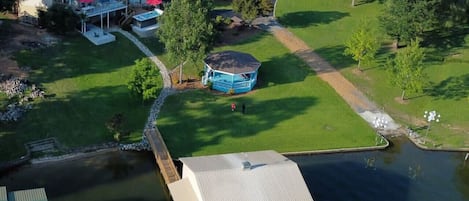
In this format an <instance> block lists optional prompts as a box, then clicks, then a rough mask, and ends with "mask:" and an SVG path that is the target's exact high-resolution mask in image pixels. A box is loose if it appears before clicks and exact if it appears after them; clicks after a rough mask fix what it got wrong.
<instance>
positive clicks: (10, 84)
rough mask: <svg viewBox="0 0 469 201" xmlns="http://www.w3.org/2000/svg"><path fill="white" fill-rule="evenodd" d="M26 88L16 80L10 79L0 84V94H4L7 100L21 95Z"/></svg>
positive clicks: (26, 86) (24, 84)
mask: <svg viewBox="0 0 469 201" xmlns="http://www.w3.org/2000/svg"><path fill="white" fill-rule="evenodd" d="M27 88H28V85H27V84H26V83H25V82H24V81H22V80H20V79H18V78H10V79H6V80H4V81H1V82H0V92H4V93H6V94H7V96H8V97H9V98H12V97H14V96H17V95H21V94H23V92H24V91H25V90H26V89H27Z"/></svg>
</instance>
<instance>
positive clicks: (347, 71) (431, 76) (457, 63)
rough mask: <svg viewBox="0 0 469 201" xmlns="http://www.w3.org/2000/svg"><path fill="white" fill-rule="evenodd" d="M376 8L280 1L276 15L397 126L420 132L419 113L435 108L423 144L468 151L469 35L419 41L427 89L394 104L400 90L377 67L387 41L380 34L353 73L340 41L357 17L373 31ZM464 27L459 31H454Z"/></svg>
mask: <svg viewBox="0 0 469 201" xmlns="http://www.w3.org/2000/svg"><path fill="white" fill-rule="evenodd" d="M382 6H383V5H382V4H380V3H379V1H375V2H372V3H365V4H362V5H359V6H356V7H354V8H352V7H351V6H350V1H349V0H329V1H321V0H297V1H295V2H292V1H287V0H280V1H279V2H278V4H277V12H276V14H277V17H278V18H279V19H280V22H281V23H282V24H284V25H285V26H287V27H288V29H289V30H291V31H292V32H293V33H295V35H297V36H298V37H300V38H301V39H303V40H304V41H305V42H306V43H307V44H308V45H309V46H310V47H311V48H313V49H314V50H315V51H316V52H318V53H319V54H320V55H321V56H322V57H324V58H325V59H326V60H328V61H329V62H330V63H331V64H332V65H333V66H334V67H336V68H338V69H340V70H341V72H342V73H343V74H344V75H345V76H346V77H347V78H348V79H349V80H350V81H352V82H353V83H354V84H355V85H356V86H357V87H359V88H360V89H361V90H362V91H363V92H364V93H365V94H367V95H368V96H369V97H371V98H372V99H373V100H374V101H375V102H377V103H378V104H379V105H381V107H383V108H384V110H385V111H386V112H388V113H390V114H391V116H393V118H394V119H396V120H397V121H398V122H400V123H401V124H402V125H403V126H409V127H412V128H414V129H416V130H417V131H418V132H419V133H421V134H425V131H426V129H425V126H426V125H428V124H427V123H426V122H425V119H424V118H423V113H424V111H425V110H437V111H438V112H439V113H440V114H441V116H442V117H441V119H440V120H441V121H440V123H433V124H432V126H431V130H430V132H429V135H428V137H429V138H430V139H431V140H430V141H431V142H430V143H428V144H427V145H428V146H430V147H433V146H436V147H452V148H453V147H469V123H468V122H469V115H466V114H468V113H469V107H468V105H469V98H468V94H469V81H468V80H469V68H467V66H468V64H469V47H468V45H467V44H468V42H469V37H468V36H467V32H462V33H458V34H453V35H451V34H449V36H448V35H446V36H445V37H439V34H441V35H444V34H443V33H437V32H436V33H434V34H432V35H431V38H430V37H428V38H426V40H425V41H424V43H423V44H424V45H425V50H426V55H427V58H426V60H425V70H424V72H425V73H427V74H428V81H429V83H430V85H429V86H428V87H427V88H426V89H425V93H421V94H408V96H407V97H408V100H407V101H406V102H405V103H400V102H398V101H396V99H398V97H399V96H400V94H401V90H400V89H399V88H397V87H395V86H392V85H391V84H390V82H389V80H390V77H389V76H388V74H387V73H386V71H385V69H384V67H383V64H384V62H385V59H386V58H387V57H388V56H390V55H391V54H392V52H391V51H390V50H389V48H387V45H388V43H389V39H387V38H386V37H385V35H384V34H383V31H382V30H381V34H380V36H381V37H382V39H383V41H384V42H383V48H382V49H381V51H380V52H379V54H378V55H377V59H376V61H375V62H373V63H372V64H367V65H366V66H365V67H364V68H365V71H364V72H362V73H357V71H356V70H354V68H355V67H356V62H355V61H353V60H351V57H349V56H344V55H343V50H344V48H345V47H344V45H343V44H344V41H346V40H347V39H348V37H349V35H350V33H352V32H353V31H354V30H356V28H357V25H358V24H359V23H360V21H361V20H363V19H365V18H366V19H369V20H370V21H371V23H372V24H373V25H374V26H376V28H377V29H378V30H379V29H380V28H379V24H378V21H377V17H378V15H380V12H381V9H382ZM457 28H462V29H464V28H465V27H457Z"/></svg>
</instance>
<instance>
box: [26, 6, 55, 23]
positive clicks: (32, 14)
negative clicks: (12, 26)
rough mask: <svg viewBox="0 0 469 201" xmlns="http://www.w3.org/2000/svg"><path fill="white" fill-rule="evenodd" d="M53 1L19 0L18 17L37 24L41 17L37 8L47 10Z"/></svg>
mask: <svg viewBox="0 0 469 201" xmlns="http://www.w3.org/2000/svg"><path fill="white" fill-rule="evenodd" d="M53 3H54V1H53V0H20V1H18V18H19V20H20V21H22V22H25V23H29V24H37V19H38V17H39V16H38V11H37V10H38V9H41V10H47V8H49V7H50V6H52V4H53Z"/></svg>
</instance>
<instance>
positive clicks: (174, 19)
mask: <svg viewBox="0 0 469 201" xmlns="http://www.w3.org/2000/svg"><path fill="white" fill-rule="evenodd" d="M211 9H212V1H210V0H173V1H171V3H170V4H169V5H167V7H166V10H165V13H164V15H162V16H161V17H160V21H159V22H160V28H159V29H158V32H157V34H158V36H159V38H160V40H161V42H163V43H164V45H165V49H166V51H167V53H168V56H169V59H170V60H171V61H173V62H177V63H178V64H179V65H180V70H179V83H182V66H183V64H184V62H186V61H192V62H197V61H200V60H202V59H203V58H204V57H205V56H206V54H207V53H208V52H209V51H210V50H211V49H212V47H213V37H214V28H213V24H212V22H211V20H210V18H209V15H208V13H209V11H210V10H211Z"/></svg>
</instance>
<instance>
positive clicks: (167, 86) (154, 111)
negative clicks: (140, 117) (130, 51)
mask: <svg viewBox="0 0 469 201" xmlns="http://www.w3.org/2000/svg"><path fill="white" fill-rule="evenodd" d="M112 31H116V32H119V33H121V34H122V35H124V36H125V37H127V38H128V39H129V40H130V41H132V42H133V43H134V44H135V45H136V46H137V47H138V49H140V50H141V51H142V52H143V53H144V54H145V55H146V56H147V57H148V58H150V59H151V60H152V61H153V63H155V64H156V66H157V67H158V69H159V70H160V73H161V76H162V77H163V89H162V90H161V92H160V95H159V96H158V98H157V99H156V100H155V102H154V103H153V105H152V106H151V110H150V115H149V116H148V119H147V123H146V124H145V129H150V128H155V127H156V125H155V122H156V118H157V117H158V113H159V112H160V108H161V106H162V105H163V103H164V100H165V99H166V97H168V96H169V95H171V94H173V93H175V90H174V89H173V88H172V85H171V78H170V77H169V72H168V69H167V68H166V66H165V65H164V64H163V62H161V61H160V60H159V59H158V57H156V56H155V55H154V54H153V53H152V52H151V51H150V49H148V48H147V47H146V46H145V45H144V44H143V43H142V42H140V41H139V40H138V39H137V38H136V37H135V36H134V35H132V34H130V33H129V32H127V31H124V30H122V29H117V28H116V29H113V30H112Z"/></svg>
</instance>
